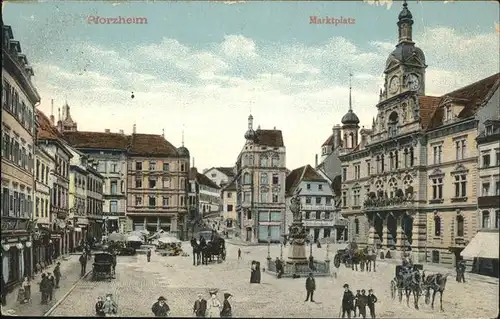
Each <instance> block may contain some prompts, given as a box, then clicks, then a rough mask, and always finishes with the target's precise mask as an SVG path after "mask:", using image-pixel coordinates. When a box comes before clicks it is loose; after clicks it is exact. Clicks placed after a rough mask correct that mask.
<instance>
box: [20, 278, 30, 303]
mask: <svg viewBox="0 0 500 319" xmlns="http://www.w3.org/2000/svg"><path fill="white" fill-rule="evenodd" d="M22 287H23V289H24V300H23V301H24V302H25V303H26V302H31V282H30V279H29V278H28V276H26V277H24V281H23V284H22Z"/></svg>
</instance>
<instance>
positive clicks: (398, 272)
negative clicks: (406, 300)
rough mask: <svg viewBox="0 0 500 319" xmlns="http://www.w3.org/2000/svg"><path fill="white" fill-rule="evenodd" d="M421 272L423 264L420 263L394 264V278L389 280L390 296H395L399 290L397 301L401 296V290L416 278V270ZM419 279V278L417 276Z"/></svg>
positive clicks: (393, 297)
mask: <svg viewBox="0 0 500 319" xmlns="http://www.w3.org/2000/svg"><path fill="white" fill-rule="evenodd" d="M417 270H418V271H419V272H422V271H423V270H424V265H422V264H412V265H410V264H408V265H396V268H395V273H394V279H393V280H391V298H392V299H395V298H396V292H397V291H399V301H401V299H402V298H403V290H405V289H406V287H407V286H409V285H411V283H412V282H411V281H415V280H417V279H416V278H414V277H415V274H414V273H415V272H416V271H417ZM418 280H420V278H418Z"/></svg>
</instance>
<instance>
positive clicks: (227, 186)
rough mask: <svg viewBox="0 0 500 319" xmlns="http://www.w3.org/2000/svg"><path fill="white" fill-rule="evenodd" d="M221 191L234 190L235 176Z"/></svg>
mask: <svg viewBox="0 0 500 319" xmlns="http://www.w3.org/2000/svg"><path fill="white" fill-rule="evenodd" d="M222 190H223V191H236V178H233V179H232V180H231V182H229V184H227V185H226V186H225V187H224V188H223V189H222Z"/></svg>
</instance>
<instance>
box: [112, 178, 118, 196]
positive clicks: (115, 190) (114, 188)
mask: <svg viewBox="0 0 500 319" xmlns="http://www.w3.org/2000/svg"><path fill="white" fill-rule="evenodd" d="M117 193H118V182H117V181H112V182H111V195H116V194H117Z"/></svg>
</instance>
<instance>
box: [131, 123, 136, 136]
mask: <svg viewBox="0 0 500 319" xmlns="http://www.w3.org/2000/svg"><path fill="white" fill-rule="evenodd" d="M135 129H136V126H135V124H134V126H133V127H132V134H135Z"/></svg>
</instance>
